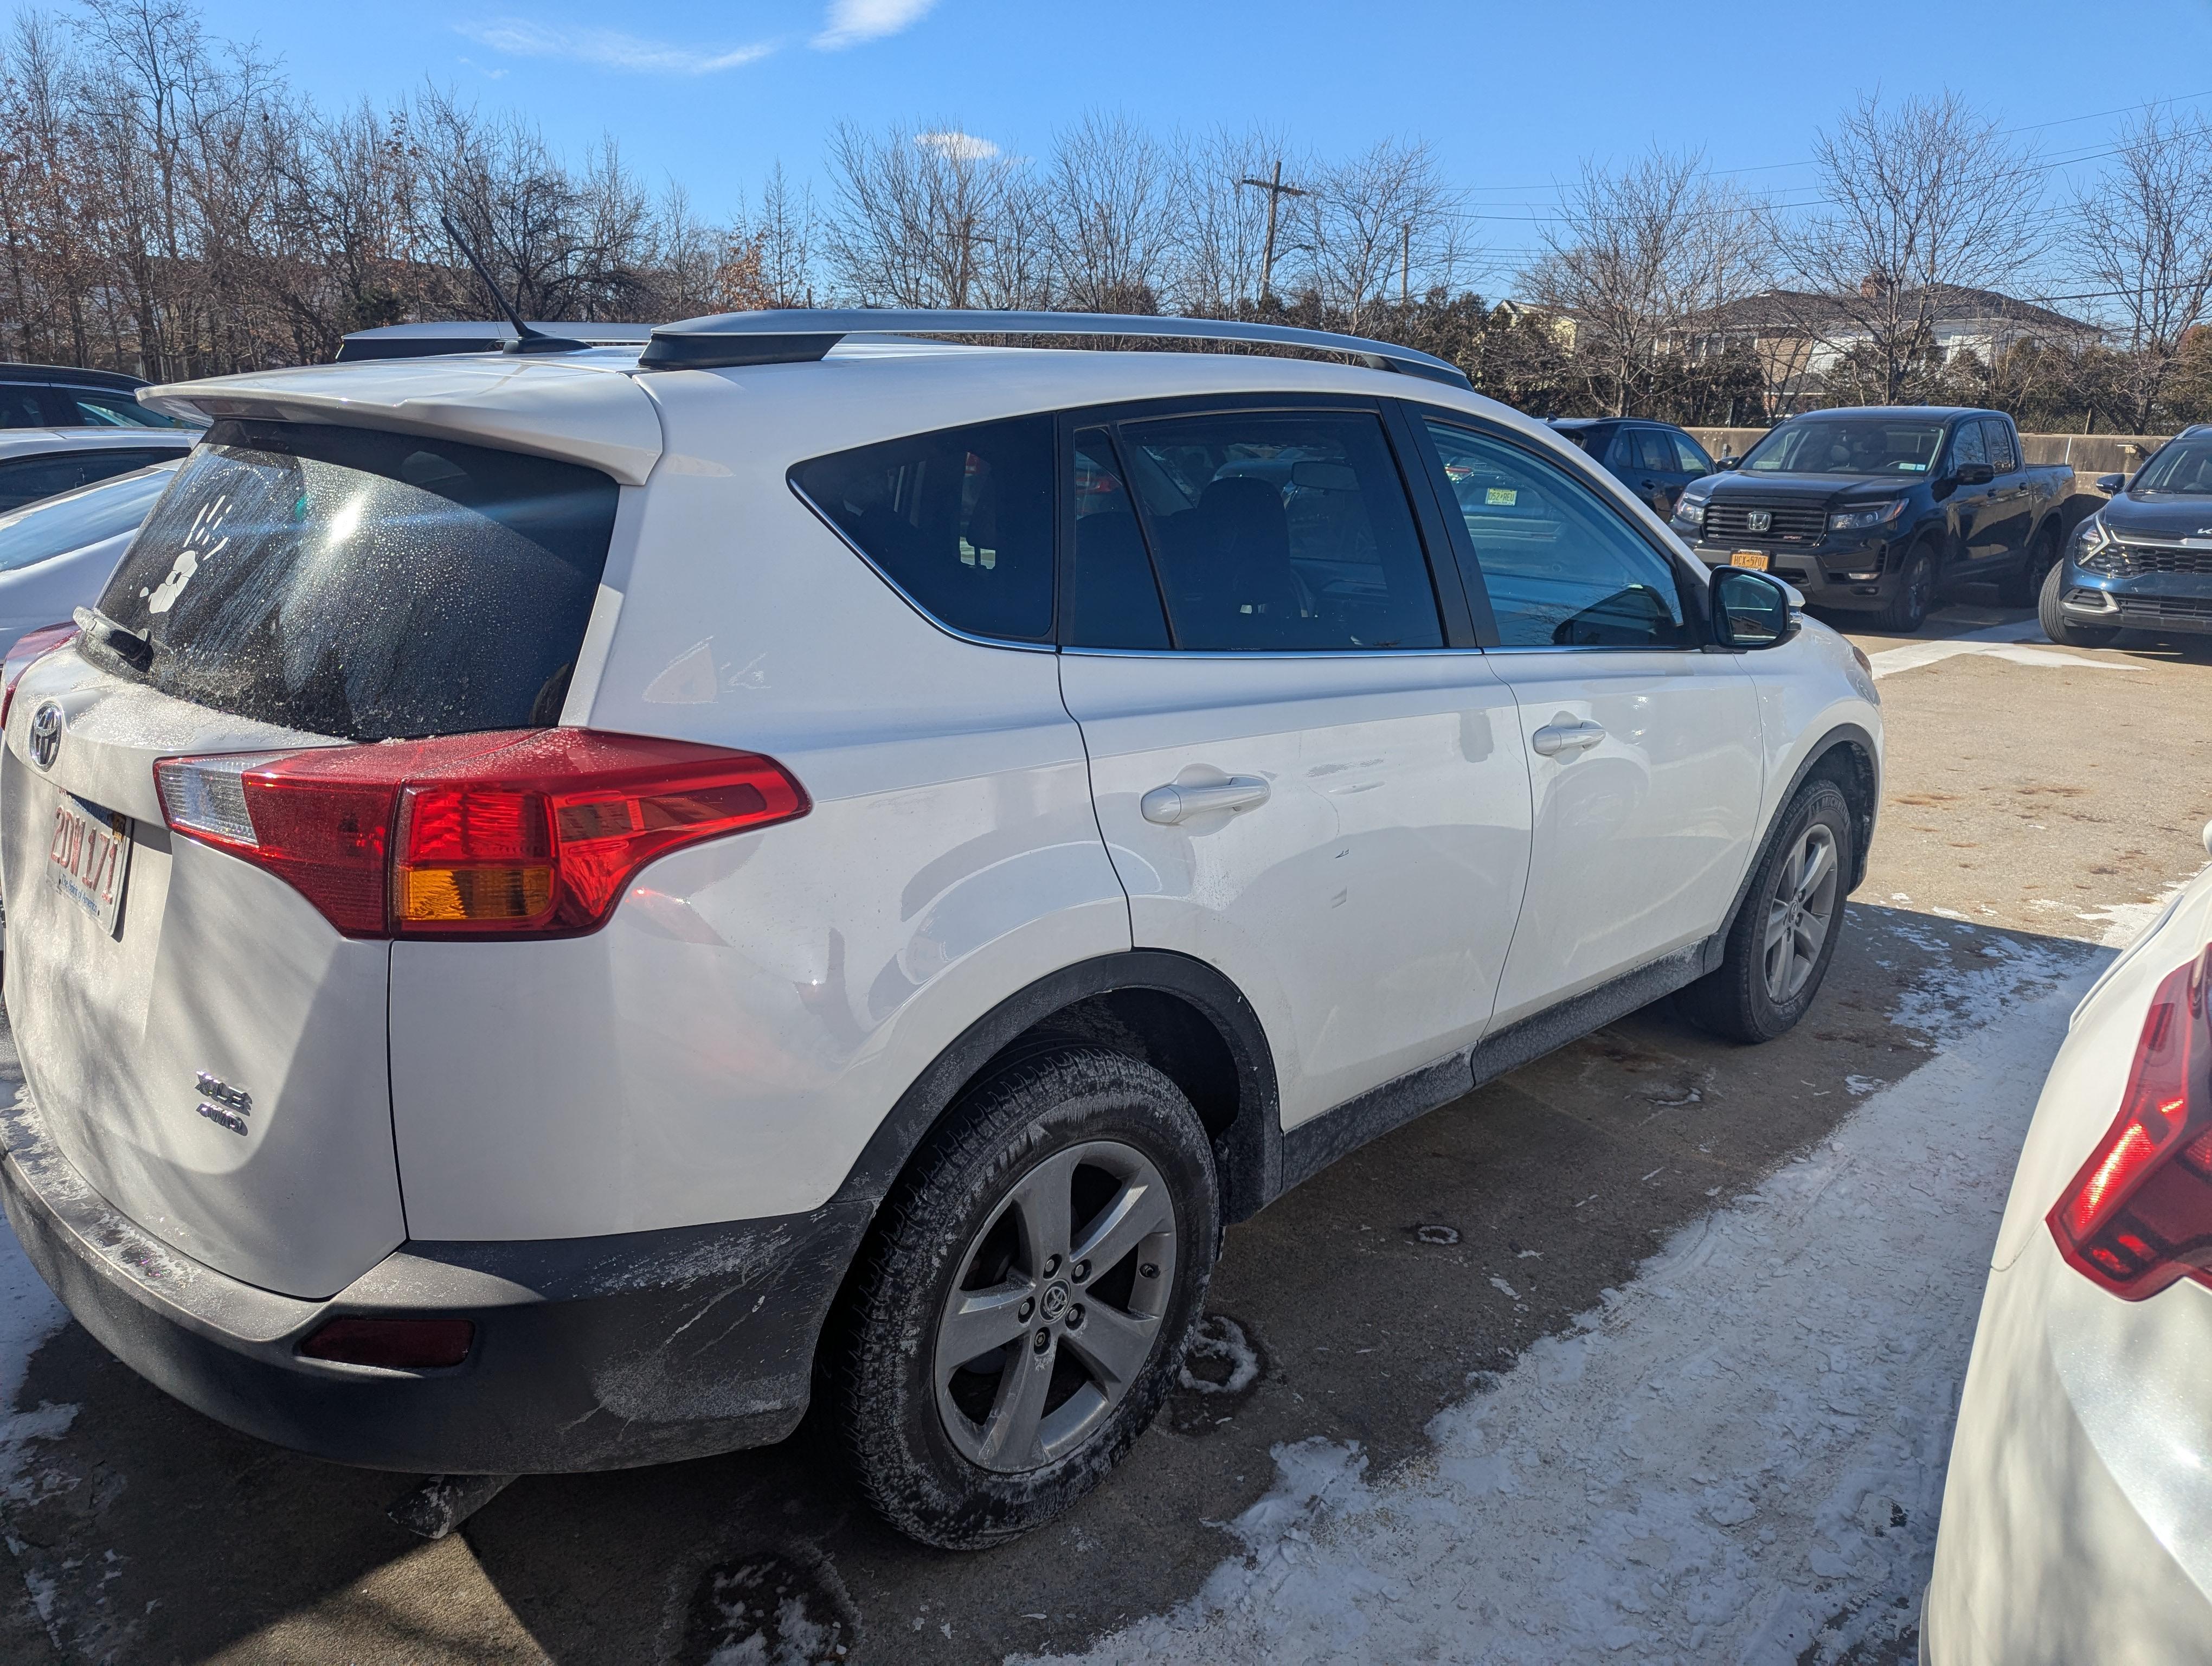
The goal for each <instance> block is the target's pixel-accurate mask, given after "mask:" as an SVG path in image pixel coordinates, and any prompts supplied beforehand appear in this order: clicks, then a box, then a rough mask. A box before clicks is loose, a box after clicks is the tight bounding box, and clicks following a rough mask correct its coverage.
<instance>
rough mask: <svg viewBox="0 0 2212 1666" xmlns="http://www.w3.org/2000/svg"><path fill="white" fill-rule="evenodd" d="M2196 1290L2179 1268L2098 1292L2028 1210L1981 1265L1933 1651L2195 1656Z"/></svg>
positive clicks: (2037, 1664)
mask: <svg viewBox="0 0 2212 1666" xmlns="http://www.w3.org/2000/svg"><path fill="white" fill-rule="evenodd" d="M2160 1304H2166V1307H2167V1308H2168V1309H2170V1310H2169V1311H2165V1312H2160V1311H2159V1309H2160ZM2207 1304H2212V1292H2208V1291H2206V1290H2203V1289H2202V1288H2200V1287H2198V1286H2194V1285H2188V1284H2183V1285H2177V1286H2174V1287H2172V1289H2170V1290H2167V1291H2166V1292H2162V1293H2161V1294H2160V1295H2158V1296H2155V1297H2153V1298H2151V1299H2150V1300H2149V1301H2148V1302H2143V1303H2139V1304H2138V1303H2128V1302H2122V1301H2120V1300H2118V1298H2113V1297H2110V1296H2107V1295H2106V1294H2105V1293H2104V1292H2102V1291H2100V1290H2099V1289H2097V1288H2096V1287H2095V1286H2093V1285H2092V1284H2091V1283H2090V1282H2089V1281H2088V1280H2087V1279H2085V1278H2082V1277H2081V1275H2080V1274H2076V1273H2075V1272H2074V1271H2072V1270H2071V1269H2070V1268H2068V1267H2067V1266H2066V1265H2065V1263H2064V1262H2063V1261H2062V1260H2061V1259H2060V1257H2059V1255H2058V1251H2057V1248H2056V1247H2055V1246H2054V1245H2053V1243H2052V1242H2051V1234H2050V1232H2049V1231H2047V1230H2045V1229H2043V1228H2042V1227H2040V1226H2039V1227H2038V1229H2037V1230H2036V1231H2035V1232H2034V1234H2033V1237H2031V1238H2030V1239H2029V1241H2028V1243H2027V1247H2026V1248H2025V1249H2023V1250H2022V1251H2021V1256H2020V1257H2019V1259H2018V1260H2017V1261H2016V1262H2014V1263H2013V1264H2012V1266H2011V1267H2010V1268H2008V1269H2006V1270H2005V1271H2002V1272H1999V1273H1995V1274H1991V1276H1990V1283H1989V1289H1988V1292H1987V1293H1986V1295H1985V1296H1984V1298H1983V1304H1982V1312H1981V1319H1980V1322H1979V1324H1978V1328H1977V1329H1976V1332H1975V1337H1974V1350H1973V1356H1972V1360H1971V1361H1970V1363H1969V1364H1968V1365H1967V1369H1966V1383H1965V1386H1964V1388H1963V1389H1962V1390H1961V1393H1960V1404H1959V1418H1958V1423H1957V1426H1956V1431H1955V1433H1954V1438H1953V1441H1952V1446H1951V1456H1950V1463H1949V1467H1948V1474H1947V1475H1946V1477H1945V1481H1944V1489H1943V1507H1942V1523H1941V1526H1940V1528H1939V1529H1938V1532H1937V1535H1936V1566H1935V1572H1934V1577H1933V1578H1932V1579H1931V1580H1930V1582H1929V1587H1928V1590H1927V1594H1926V1597H1925V1600H1924V1602H1923V1607H1922V1619H1921V1638H1922V1645H1923V1650H1924V1651H1925V1654H1924V1657H1925V1658H1926V1659H1927V1660H1929V1662H1931V1663H1933V1666H2080V1663H2082V1662H2085V1661H2129V1662H2139V1663H2142V1666H2168V1663H2171V1666H2184V1663H2197V1662H2201V1661H2202V1660H2203V1659H2204V1657H2205V1651H2204V1642H2203V1639H2204V1638H2205V1636H2206V1635H2207V1633H2208V1632H2212V1599H2208V1597H2207V1596H2206V1591H2205V1588H2204V1583H2203V1582H2204V1581H2205V1579H2206V1578H2207V1576H2208V1575H2209V1574H2212V1558H2208V1556H2207V1554H2206V1551H2205V1545H2206V1528H2207V1523H2208V1522H2212V1510H2208V1508H2207V1504H2208V1500H2212V1491H2208V1488H2207V1487H2206V1485H2205V1484H2204V1483H2203V1482H2202V1481H2200V1480H2199V1476H2200V1474H2201V1472H2202V1466H2201V1465H2200V1464H2199V1463H2197V1462H2196V1459H2195V1456H2194V1455H2195V1454H2197V1453H2198V1452H2201V1451H2202V1450H2204V1446H2203V1439H2202V1434H2203V1430H2202V1427H2201V1425H2202V1424H2203V1421H2204V1420H2203V1418H2202V1417H2200V1416H2198V1415H2197V1413H2196V1412H2195V1410H2194V1404H2195V1402H2197V1401H2199V1400H2201V1397H2202V1396H2201V1394H2200V1392H2199V1385H2200V1383H2202V1380H2203V1374H2202V1369H2201V1366H2202V1360H2201V1359H2200V1358H2199V1357H2198V1353H2199V1351H2198V1350H2197V1349H2195V1348H2193V1347H2190V1346H2189V1342H2190V1339H2191V1338H2192V1337H2197V1336H2201V1335H2203V1334H2204V1333H2205V1330H2206V1328H2207V1327H2206V1319H2207V1314H2206V1312H2205V1311H2204V1309H2205V1307H2206V1305H2207ZM2177 1344H2179V1345H2180V1346H2179V1347H2177ZM2182 1455H2189V1456H2188V1459H2187V1462H2181V1461H2178V1460H2179V1458H2180V1457H2181V1456H2182Z"/></svg>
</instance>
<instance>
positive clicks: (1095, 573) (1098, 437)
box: [1065, 428, 1168, 648]
mask: <svg viewBox="0 0 2212 1666" xmlns="http://www.w3.org/2000/svg"><path fill="white" fill-rule="evenodd" d="M1073 496H1074V499H1075V559H1074V566H1073V575H1072V577H1071V578H1070V579H1069V581H1068V597H1067V631H1066V638H1065V640H1066V643H1067V645H1068V646H1069V647H1071V648H1165V647H1167V646H1168V621H1167V616H1166V615H1165V614H1164V613H1163V612H1162V611H1160V591H1159V586H1158V583H1157V582H1156V581H1154V579H1153V577H1152V557H1151V556H1148V555H1146V553H1145V535H1144V533H1143V532H1140V531H1139V529H1138V526H1137V506H1136V503H1135V502H1134V501H1133V499H1132V498H1131V497H1130V496H1129V488H1128V486H1127V484H1126V483H1124V481H1123V480H1122V477H1121V462H1120V460H1119V459H1117V458H1116V457H1115V453H1114V440H1113V436H1112V435H1109V434H1108V433H1107V431H1106V430H1105V429H1103V428H1087V429H1083V430H1082V431H1081V432H1080V433H1079V434H1077V435H1076V436H1075V479H1074V493H1073Z"/></svg>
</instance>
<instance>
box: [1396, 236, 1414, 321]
mask: <svg viewBox="0 0 2212 1666" xmlns="http://www.w3.org/2000/svg"><path fill="white" fill-rule="evenodd" d="M1412 293H1413V222H1412V221H1411V220H1401V221H1400V222H1398V310H1399V311H1400V312H1401V313H1402V312H1404V311H1405V310H1406V309H1407V307H1408V306H1410V305H1411V304H1412Z"/></svg>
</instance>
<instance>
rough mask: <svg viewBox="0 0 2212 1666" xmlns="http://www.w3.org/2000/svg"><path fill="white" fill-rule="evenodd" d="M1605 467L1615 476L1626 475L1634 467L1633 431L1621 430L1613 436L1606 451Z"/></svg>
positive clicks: (1634, 443) (1634, 438)
mask: <svg viewBox="0 0 2212 1666" xmlns="http://www.w3.org/2000/svg"><path fill="white" fill-rule="evenodd" d="M1605 465H1606V467H1607V468H1609V469H1611V470H1612V471H1613V472H1614V473H1615V474H1626V473H1627V472H1628V471H1629V470H1631V469H1632V468H1634V467H1635V466H1636V430H1635V429H1626V428H1625V429H1620V430H1619V431H1618V432H1616V433H1615V434H1614V435H1613V444H1612V445H1611V446H1609V447H1607V449H1606V453H1605Z"/></svg>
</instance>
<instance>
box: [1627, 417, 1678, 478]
mask: <svg viewBox="0 0 2212 1666" xmlns="http://www.w3.org/2000/svg"><path fill="white" fill-rule="evenodd" d="M1636 450H1637V453H1638V457H1639V458H1640V459H1641V460H1642V462H1643V465H1644V467H1645V468H1647V469H1649V470H1650V471H1651V472H1653V473H1654V474H1672V473H1674V447H1673V446H1671V445H1669V444H1668V441H1667V435H1665V434H1664V433H1663V432H1662V431H1661V430H1660V429H1656V428H1642V429H1637V430H1636Z"/></svg>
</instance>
